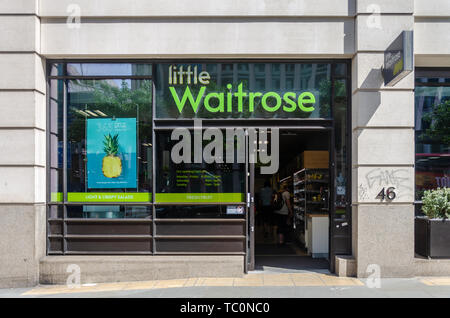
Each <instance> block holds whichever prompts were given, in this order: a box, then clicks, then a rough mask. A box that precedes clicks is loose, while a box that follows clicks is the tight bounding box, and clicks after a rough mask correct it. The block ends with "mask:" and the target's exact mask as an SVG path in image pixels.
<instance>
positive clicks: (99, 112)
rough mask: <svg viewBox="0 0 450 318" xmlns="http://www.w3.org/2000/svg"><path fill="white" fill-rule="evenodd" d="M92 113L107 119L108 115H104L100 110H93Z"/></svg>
mask: <svg viewBox="0 0 450 318" xmlns="http://www.w3.org/2000/svg"><path fill="white" fill-rule="evenodd" d="M94 112H96V113H97V114H99V115H100V116H103V117H108V115H106V114H105V113H104V112H102V111H100V110H98V109H97V110H94Z"/></svg>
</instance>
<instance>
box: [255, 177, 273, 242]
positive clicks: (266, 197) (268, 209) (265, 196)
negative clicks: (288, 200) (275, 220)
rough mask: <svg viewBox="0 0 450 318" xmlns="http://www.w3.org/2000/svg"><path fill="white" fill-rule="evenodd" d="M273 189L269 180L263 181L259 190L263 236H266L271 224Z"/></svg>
mask: <svg viewBox="0 0 450 318" xmlns="http://www.w3.org/2000/svg"><path fill="white" fill-rule="evenodd" d="M273 192H274V191H273V189H272V187H271V186H270V182H269V180H266V181H265V182H264V187H263V188H261V190H260V191H259V201H260V204H259V206H260V212H261V222H262V225H263V229H264V238H267V237H268V236H269V233H270V229H271V225H272V211H273V210H272V197H273Z"/></svg>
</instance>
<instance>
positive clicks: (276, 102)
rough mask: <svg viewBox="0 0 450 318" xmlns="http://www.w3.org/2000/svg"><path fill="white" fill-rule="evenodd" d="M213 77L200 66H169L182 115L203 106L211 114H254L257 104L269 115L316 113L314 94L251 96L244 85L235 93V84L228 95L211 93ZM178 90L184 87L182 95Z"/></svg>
mask: <svg viewBox="0 0 450 318" xmlns="http://www.w3.org/2000/svg"><path fill="white" fill-rule="evenodd" d="M210 82H211V76H210V74H209V73H208V72H206V71H201V72H199V71H198V69H197V66H193V67H191V66H187V67H186V66H182V65H180V66H176V65H170V66H169V90H170V94H171V96H172V98H173V101H174V103H175V105H176V106H177V109H178V111H179V112H180V114H181V113H182V112H183V109H185V107H191V108H192V110H193V112H194V113H197V112H198V110H199V109H200V107H201V106H203V108H204V109H205V110H206V111H208V112H210V113H226V112H228V113H231V112H236V111H237V112H240V113H242V112H250V113H252V112H253V111H254V110H255V105H257V102H256V101H257V100H258V101H259V99H260V105H261V107H262V109H263V110H264V111H266V112H269V113H273V112H276V111H279V110H282V111H283V112H286V113H291V112H294V111H296V110H298V109H299V110H300V111H303V112H306V113H311V112H313V111H314V110H315V108H314V104H315V103H316V97H315V96H314V94H313V93H311V92H301V93H299V94H298V93H296V92H289V91H288V92H284V93H282V95H281V94H280V93H278V92H274V91H269V92H264V93H262V92H247V91H244V84H243V83H242V82H240V83H239V84H238V85H237V87H236V86H235V87H234V89H233V85H232V84H231V83H229V84H226V89H227V91H226V92H218V91H213V92H207V86H208V85H209V84H210ZM190 85H196V86H198V85H200V86H201V87H200V89H195V90H191V89H190V88H189V87H190ZM175 86H182V87H184V92H183V91H182V93H181V94H179V93H178V92H177V90H176V88H175Z"/></svg>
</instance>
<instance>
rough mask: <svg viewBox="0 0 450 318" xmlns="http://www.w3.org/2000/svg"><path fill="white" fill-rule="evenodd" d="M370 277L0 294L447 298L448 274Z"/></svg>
mask: <svg viewBox="0 0 450 318" xmlns="http://www.w3.org/2000/svg"><path fill="white" fill-rule="evenodd" d="M372 285H373V282H371V281H370V282H367V281H366V280H362V279H357V278H341V277H336V276H334V275H331V274H323V273H313V272H310V273H273V274H267V273H252V274H248V275H245V276H244V277H243V278H189V279H177V280H159V281H146V282H121V283H104V284H85V285H81V286H79V287H78V288H70V287H69V286H55V285H52V286H37V287H35V288H22V289H0V298H1V297H33V298H34V297H38V298H40V297H89V298H95V297H152V298H153V297H189V298H211V297H220V298H239V297H245V298H247V297H248V298H253V297H258V298H259V297H261V298H272V297H283V298H284V297H287V298H289V297H295V298H297V297H313V298H316V297H358V298H359V297H419V298H429V297H450V277H427V278H419V277H417V278H410V279H400V278H393V279H381V284H380V285H381V287H380V288H370V286H372Z"/></svg>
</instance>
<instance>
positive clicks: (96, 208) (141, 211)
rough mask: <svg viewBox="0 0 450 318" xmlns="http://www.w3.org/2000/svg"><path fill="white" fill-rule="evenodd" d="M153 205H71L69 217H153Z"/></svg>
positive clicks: (68, 210) (68, 212) (68, 208)
mask: <svg viewBox="0 0 450 318" xmlns="http://www.w3.org/2000/svg"><path fill="white" fill-rule="evenodd" d="M152 214H153V212H152V207H151V206H144V205H142V206H139V205H136V206H129V205H70V206H67V217H68V218H83V219H151V218H152Z"/></svg>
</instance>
